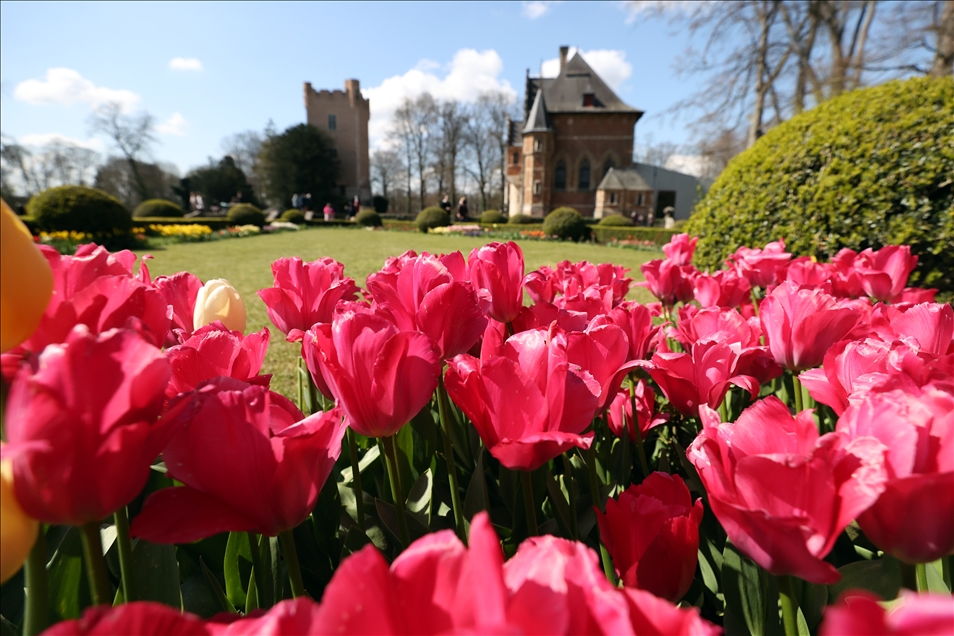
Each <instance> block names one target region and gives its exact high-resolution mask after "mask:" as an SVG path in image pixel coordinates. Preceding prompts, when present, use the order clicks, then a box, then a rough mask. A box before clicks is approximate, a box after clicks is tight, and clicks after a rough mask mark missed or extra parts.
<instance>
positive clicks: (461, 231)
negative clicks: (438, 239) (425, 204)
mask: <svg viewBox="0 0 954 636" xmlns="http://www.w3.org/2000/svg"><path fill="white" fill-rule="evenodd" d="M428 232H430V233H431V234H454V235H457V236H481V235H482V234H483V233H484V230H483V228H482V227H480V226H479V225H476V224H472V225H448V226H446V227H434V228H431V229H430V230H428Z"/></svg>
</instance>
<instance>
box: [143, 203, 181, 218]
mask: <svg viewBox="0 0 954 636" xmlns="http://www.w3.org/2000/svg"><path fill="white" fill-rule="evenodd" d="M183 214H184V212H183V211H182V207H181V206H179V205H178V204H177V203H173V202H172V201H169V200H167V199H147V200H146V201H143V202H142V203H140V204H139V205H137V206H136V209H135V210H133V213H132V215H133V218H134V219H138V218H140V217H144V216H161V217H166V218H173V217H181V216H182V215H183Z"/></svg>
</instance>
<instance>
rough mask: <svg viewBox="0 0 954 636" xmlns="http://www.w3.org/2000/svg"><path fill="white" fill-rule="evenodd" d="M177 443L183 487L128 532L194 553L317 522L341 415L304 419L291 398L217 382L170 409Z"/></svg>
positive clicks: (177, 472)
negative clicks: (231, 538)
mask: <svg viewBox="0 0 954 636" xmlns="http://www.w3.org/2000/svg"><path fill="white" fill-rule="evenodd" d="M163 419H168V420H171V423H170V426H171V427H172V428H173V431H174V432H173V435H172V438H171V439H170V441H169V443H168V444H167V445H166V446H165V449H164V450H163V451H162V457H163V460H164V461H165V463H166V466H167V468H168V471H169V473H168V474H169V477H171V478H173V479H176V480H178V481H181V482H182V483H183V484H185V486H180V487H175V488H164V489H162V490H159V491H157V492H155V493H153V494H152V495H150V496H149V498H148V499H146V503H145V504H144V505H143V509H142V512H141V513H140V514H139V515H138V516H137V517H136V518H135V519H134V520H133V524H132V528H131V532H132V534H133V535H134V536H138V537H142V538H144V539H146V540H148V541H152V542H155V543H189V542H192V541H197V540H199V539H204V538H205V537H210V536H212V535H213V534H216V533H219V532H225V531H235V532H238V531H249V530H254V531H255V532H259V533H261V534H267V535H269V536H275V535H277V534H278V533H280V532H283V531H285V530H291V529H292V528H294V527H295V526H297V525H298V524H300V523H301V522H302V521H304V520H305V518H306V517H307V516H308V515H309V514H311V511H312V509H313V508H314V507H315V502H316V501H317V500H318V492H319V491H320V490H321V487H322V486H323V485H324V483H325V480H326V479H327V478H328V475H329V473H330V472H331V469H332V467H333V466H334V463H335V461H336V460H337V459H338V454H339V453H340V452H341V439H342V437H343V436H344V431H345V427H344V425H343V424H342V422H341V413H340V412H339V411H338V409H334V410H332V411H328V412H325V413H316V414H314V415H312V416H310V417H307V418H306V417H304V416H303V415H302V413H301V411H299V410H298V409H297V408H295V406H294V405H293V404H292V403H291V402H290V401H289V400H288V399H286V398H283V397H282V396H280V395H278V394H277V393H272V392H270V391H268V390H267V389H265V388H263V387H260V386H254V385H250V384H247V383H245V382H240V381H238V380H234V379H232V378H215V379H213V380H209V381H207V382H205V383H203V384H201V385H199V387H198V388H197V389H196V390H195V391H194V392H193V393H188V394H185V395H183V396H181V397H179V398H177V399H176V400H174V401H173V402H172V404H171V405H170V407H169V411H168V412H167V414H166V416H165V417H164V418H163Z"/></svg>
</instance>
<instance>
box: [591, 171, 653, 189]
mask: <svg viewBox="0 0 954 636" xmlns="http://www.w3.org/2000/svg"><path fill="white" fill-rule="evenodd" d="M596 189H597V190H652V189H653V188H652V186H651V185H649V183H647V182H646V180H645V179H644V178H643V176H642V175H641V174H639V173H638V172H637V171H636V169H635V168H610V169H609V172H607V173H606V176H605V177H603V180H602V181H600V184H599V185H598V186H596Z"/></svg>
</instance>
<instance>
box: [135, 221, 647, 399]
mask: <svg viewBox="0 0 954 636" xmlns="http://www.w3.org/2000/svg"><path fill="white" fill-rule="evenodd" d="M486 242H487V240H486V239H481V238H474V237H460V236H437V235H428V234H421V233H412V232H380V231H378V232H371V231H364V230H357V229H346V228H340V229H339V228H327V229H325V228H322V229H310V230H302V231H300V232H282V233H279V234H272V235H263V236H250V237H246V238H235V239H229V240H224V241H214V242H209V243H181V244H178V245H167V246H165V247H161V248H157V249H153V250H143V251H141V252H137V253H138V254H139V255H140V256H141V255H142V254H152V255H153V256H154V257H155V259H154V260H152V261H150V262H149V271H150V272H151V273H152V275H153V276H159V275H161V274H166V275H169V274H174V273H176V272H180V271H189V272H192V273H193V274H195V275H196V276H198V277H199V278H201V279H202V280H203V281H207V280H209V279H210V278H225V279H228V281H229V282H230V283H232V285H233V286H234V287H235V288H236V289H237V290H238V292H239V294H241V296H242V298H243V299H244V301H245V308H246V311H247V312H248V326H247V328H246V333H248V332H250V331H257V330H259V329H261V328H262V326H263V325H267V326H268V328H269V331H270V332H271V334H272V339H271V344H270V346H269V350H268V356H267V357H266V359H265V364H264V367H263V369H262V372H263V373H272V374H274V378H273V379H272V388H273V389H274V390H275V391H278V392H279V393H281V394H283V395H286V396H289V397H291V398H292V399H293V400H294V399H295V397H296V395H297V388H296V386H297V385H296V383H295V382H296V380H295V372H296V364H297V360H298V357H299V355H300V347H299V345H298V344H289V343H286V342H285V338H284V336H283V334H282V333H281V332H280V331H278V330H277V329H276V328H275V327H274V326H273V325H272V324H271V321H270V320H269V319H268V314H267V313H266V312H265V304H264V303H263V302H262V301H261V299H260V298H259V297H258V296H257V295H256V293H255V292H257V291H258V290H259V289H263V288H265V287H271V286H272V282H273V280H272V270H271V265H272V262H273V261H275V260H277V259H279V258H281V257H283V256H298V257H299V258H301V259H302V260H304V261H306V262H308V261H313V260H315V259H317V258H319V257H322V256H330V257H332V258H334V259H336V260H338V261H340V262H342V263H344V264H345V274H346V275H348V276H350V277H352V278H354V279H355V281H357V283H358V285H360V286H362V287H363V286H364V281H365V278H366V277H367V276H368V274H371V273H372V272H375V271H377V270H379V269H380V268H381V266H382V265H384V260H385V259H386V258H387V257H389V256H397V255H399V254H402V253H404V252H405V251H407V250H409V249H413V250H415V251H417V252H431V253H433V254H443V253H447V252H453V251H456V250H460V251H461V252H463V254H464V258H466V257H467V255H468V254H469V253H470V250H472V249H473V248H474V247H477V246H478V245H483V244H484V243H486ZM520 247H521V249H523V253H524V260H525V262H526V268H527V271H528V272H531V271H533V270H535V269H537V268H539V267H541V266H542V265H550V266H553V265H555V264H556V263H558V262H560V261H562V260H567V259H568V260H570V261H573V262H577V261H582V260H587V261H590V262H592V263H615V264H618V265H623V266H624V267H628V268H630V270H631V271H630V276H632V277H633V278H634V279H635V280H643V277H642V274H641V273H640V271H639V266H640V265H641V264H642V263H644V262H646V261H649V260H651V259H654V258H661V255H658V254H656V253H654V252H646V251H636V250H623V249H617V248H611V247H602V246H600V245H593V244H575V243H559V242H550V241H520ZM630 298H633V299H636V300H639V301H642V302H649V301H651V300H652V297H651V296H650V295H649V292H647V291H645V290H644V289H643V288H636V289H634V290H633V291H631V292H630Z"/></svg>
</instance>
